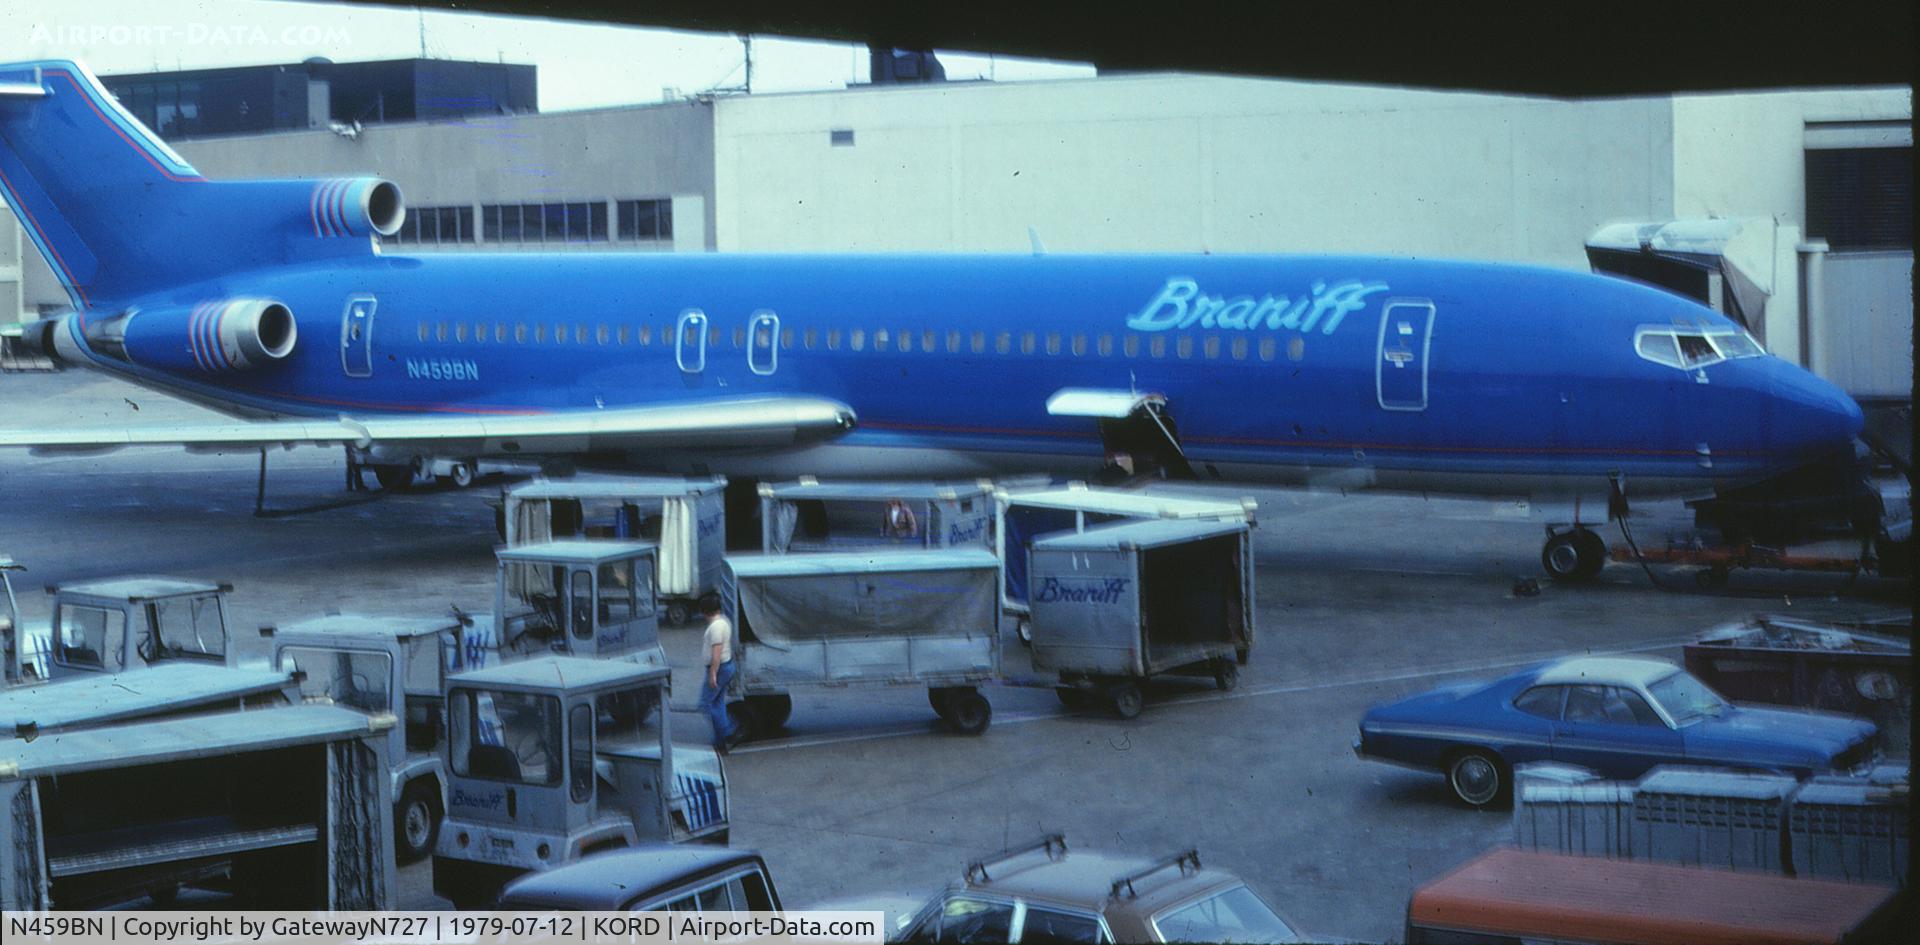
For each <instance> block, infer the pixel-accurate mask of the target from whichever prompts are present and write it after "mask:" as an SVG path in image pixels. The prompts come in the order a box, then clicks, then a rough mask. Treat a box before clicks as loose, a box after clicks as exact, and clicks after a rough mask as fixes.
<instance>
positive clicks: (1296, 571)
mask: <svg viewBox="0 0 1920 945" xmlns="http://www.w3.org/2000/svg"><path fill="white" fill-rule="evenodd" d="M0 406H3V407H4V408H5V413H6V419H5V421H0V423H4V425H6V426H10V427H11V426H23V425H40V424H54V423H61V424H79V423H103V424H119V423H138V422H165V421H167V420H169V419H185V418H190V417H200V416H203V412H202V411H200V410H199V409H198V408H194V407H191V406H189V405H185V404H182V403H180V402H178V401H173V400H170V399H168V398H165V397H163V396H161V395H158V394H152V393H147V392H143V391H139V390H137V389H134V388H131V387H126V386H122V385H118V384H115V383H113V382H110V381H105V380H101V379H98V378H95V377H90V376H86V375H77V374H62V375H44V376H9V377H5V378H0ZM256 463H257V460H256V458H255V457H254V456H252V455H247V454H242V455H230V456H199V455H188V454H185V453H182V452H179V451H175V450H146V451H127V452H121V453H117V454H110V455H105V456H93V457H50V458H39V457H31V456H29V455H27V454H25V453H23V452H0V553H4V554H9V555H12V556H13V557H14V558H15V559H16V560H18V561H19V562H21V563H22V564H25V565H26V566H27V567H28V568H29V569H30V570H29V571H28V572H27V574H26V575H24V576H23V577H17V578H16V580H15V584H16V587H19V588H28V587H33V588H37V587H38V586H40V585H41V584H50V583H55V582H60V581H66V580H74V579H80V578H89V577H100V576H106V575H111V574H124V573H135V572H145V573H163V574H173V575H178V576H185V577H205V578H213V579H219V580H226V581H231V582H233V584H234V585H235V591H234V594H233V598H232V607H233V612H232V614H231V615H230V617H231V621H232V625H233V626H234V627H235V628H236V630H237V634H236V637H237V641H238V642H237V645H238V646H239V647H240V648H241V650H242V653H243V655H245V654H247V653H248V652H252V653H255V654H257V653H258V652H259V650H260V646H259V641H258V639H257V637H256V636H255V635H254V634H253V629H254V628H255V627H257V626H258V625H259V624H262V623H268V622H284V621H289V620H296V619H300V618H303V617H308V616H314V615H318V614H321V613H324V612H326V611H328V610H340V611H352V612H363V613H391V614H397V615H410V616H417V615H430V614H439V613H444V612H445V611H446V609H447V608H448V607H449V606H450V605H458V606H459V607H461V608H462V609H465V610H469V611H479V610H489V609H491V607H492V586H493V556H492V548H493V546H494V544H495V542H496V541H497V540H498V539H497V535H496V533H495V531H494V524H493V516H492V512H491V510H490V509H488V508H487V506H486V505H485V504H484V502H483V500H484V499H486V498H487V497H489V496H490V495H492V494H495V493H497V491H498V489H499V488H500V487H501V486H502V485H504V484H507V483H508V482H509V481H510V480H509V479H507V478H506V477H503V476H493V477H488V478H486V479H483V480H482V482H481V483H480V484H478V485H476V486H475V487H474V488H471V489H468V490H465V491H452V490H437V489H432V490H427V491H425V492H422V493H418V494H412V495H405V496H382V495H373V496H355V495H349V494H347V493H345V492H343V491H342V483H343V475H342V469H341V458H340V456H339V454H338V453H337V452H332V451H325V450H314V449H308V450H296V451H292V452H282V453H275V454H273V456H272V457H271V459H270V467H269V476H268V481H269V494H268V506H269V509H270V510H273V511H272V514H269V515H268V516H265V517H256V516H255V515H254V514H253V502H254V498H253V496H254V483H255V475H256V472H257V466H256ZM806 472H808V470H804V469H795V470H793V473H794V474H795V475H799V474H802V473H806ZM1224 491H1226V492H1227V493H1228V494H1230V495H1238V494H1250V495H1253V496H1254V497H1255V498H1257V499H1258V500H1259V502H1260V514H1259V520H1260V524H1259V528H1258V530H1257V531H1256V533H1255V549H1256V555H1257V560H1258V567H1259V585H1258V600H1259V611H1258V634H1259V635H1258V638H1257V642H1256V644H1255V648H1254V651H1253V657H1252V661H1251V664H1250V665H1249V666H1247V667H1246V668H1245V669H1244V670H1243V671H1242V675H1241V682H1240V687H1239V689H1237V690H1236V691H1234V692H1231V693H1216V692H1213V691H1212V690H1211V689H1210V687H1209V686H1208V685H1203V684H1201V683H1199V682H1198V681H1194V682H1185V683H1182V682H1170V683H1168V684H1166V685H1164V686H1160V687H1157V688H1156V689H1155V691H1154V692H1153V694H1152V695H1150V696H1149V703H1148V706H1147V709H1146V711H1145V712H1144V713H1143V714H1142V715H1141V716H1140V717H1139V718H1137V719H1134V720H1131V721H1124V722H1123V721H1119V720H1116V719H1113V718H1110V717H1108V716H1106V715H1104V714H1103V713H1100V712H1098V711H1086V712H1078V713H1076V712H1070V711H1068V710H1066V709H1064V708H1063V707H1062V706H1061V705H1060V704H1059V702H1058V700H1057V699H1056V698H1055V697H1054V694H1053V693H1052V692H1050V691H1047V690H1042V689H1034V690H1026V689H1011V688H993V689H990V690H988V691H987V695H988V696H989V698H990V699H991V701H992V703H993V708H994V723H993V727H992V728H991V729H990V730H989V731H988V732H987V733H986V734H985V735H983V736H981V737H977V738H969V737H964V736H959V735H953V734H949V733H947V732H945V731H944V730H942V729H941V727H940V726H939V724H938V723H937V722H935V721H934V719H933V716H932V714H931V712H930V711H929V710H928V708H927V703H926V699H925V695H924V693H923V692H921V691H919V690H899V691H886V692H879V693H876V692H875V691H872V690H866V691H856V692H845V693H834V694H825V695H821V694H812V693H802V694H800V695H798V696H797V697H796V699H795V709H794V714H793V720H792V722H791V724H790V727H789V730H788V733H787V735H786V736H785V737H783V738H780V739H776V740H771V741H766V742H760V743H755V744H751V745H748V746H744V747H742V748H741V749H740V750H738V751H736V752H735V754H734V755H733V756H732V757H731V758H729V759H728V773H729V778H730V782H731V789H732V819H733V826H732V840H733V843H734V845H736V846H744V847H753V848H757V849H759V850H760V851H761V852H762V853H763V854H764V855H765V856H766V858H767V861H768V864H769V865H770V867H771V868H772V870H773V871H774V874H775V879H776V881H777V882H778V884H779V886H780V890H781V894H782V898H783V899H785V901H786V903H787V905H789V906H790V907H804V906H807V905H809V904H811V903H814V902H818V901H821V900H825V899H829V898H841V897H848V896H856V895H868V894H877V893H897V894H903V895H918V894H921V893H925V892H929V891H931V890H932V889H934V888H935V887H937V886H939V885H940V884H942V883H944V882H946V881H948V880H950V879H953V878H955V877H957V876H958V875H959V873H960V870H961V869H962V867H963V866H964V865H965V863H966V862H967V860H968V859H969V858H970V857H973V856H975V855H978V854H981V853H985V852H989V851H992V850H994V849H997V848H1000V847H1003V846H1006V845H1008V844H1009V843H1015V842H1019V841H1022V840H1024V839H1027V838H1030V837H1033V836H1036V835H1038V834H1040V833H1042V832H1044V831H1064V832H1065V833H1066V835H1067V838H1068V841H1069V842H1070V843H1071V844H1072V845H1074V846H1081V847H1107V848H1114V849H1121V850H1127V851H1133V852H1138V853H1145V854H1171V853H1173V852H1176V851H1178V850H1184V849H1186V848H1189V847H1195V848H1198V850H1199V852H1200V856H1201V859H1202V860H1203V861H1204V862H1206V863H1207V864H1209V865H1217V866H1221V867H1224V868H1227V869H1230V870H1233V871H1234V872H1236V873H1238V874H1240V875H1241V876H1242V877H1243V878H1245V879H1246V880H1247V881H1248V882H1249V883H1251V884H1252V885H1253V886H1254V887H1255V888H1256V889H1257V890H1259V891H1260V892H1261V894H1262V895H1263V896H1265V897H1266V898H1267V899H1268V900H1269V901H1270V902H1272V903H1273V904H1274V905H1275V906H1276V907H1277V908H1278V909H1280V910H1281V911H1282V913H1283V914H1285V915H1286V916H1288V917H1290V918H1291V919H1293V920H1294V921H1295V922H1297V923H1298V924H1299V925H1300V926H1301V927H1303V928H1304V929H1306V930H1308V931H1309V932H1312V933H1316V934H1317V935H1319V936H1322V937H1328V936H1331V937H1342V938H1355V939H1361V940H1368V941H1381V940H1391V939H1395V938H1397V937H1398V936H1399V935H1400V933H1401V929H1402V924H1403V919H1404V910H1405V907H1406V900H1407V896H1408V894H1409V893H1410V892H1411V890H1412V889H1413V888H1414V887H1415V886H1416V885H1418V884H1419V883H1421V882H1424V881H1425V880H1427V879H1430V878H1432V877H1434V876H1436V875H1438V874H1440V873H1441V872H1443V871H1444V870H1446V869H1448V868H1449V867H1451V866H1453V865H1454V864H1456V863H1459V862H1461V861H1463V860H1465V859H1467V858H1469V857H1471V856H1473V855H1475V854H1477V853H1479V852H1480V851H1481V850H1483V849H1485V848H1486V847H1488V846H1489V845H1492V844H1495V843H1499V842H1501V841H1502V840H1504V839H1505V838H1506V837H1507V836H1508V835H1509V831H1510V826H1509V822H1508V817H1507V815H1506V813H1505V812H1477V811H1473V810H1469V809H1466V808H1464V807H1461V806H1458V805H1456V804H1455V803H1453V802H1452V801H1451V800H1450V799H1449V797H1448V795H1447V793H1446V790H1445V788H1444V786H1443V784H1442V783H1441V780H1440V778H1439V777H1438V775H1428V774H1423V773H1421V772H1416V771H1409V770H1405V769H1401V768H1397V767H1390V766H1386V765H1381V764H1377V763H1372V762H1365V761H1360V760H1358V759H1356V758H1355V757H1354V756H1353V754H1352V752H1351V749H1350V743H1351V740H1352V738H1353V735H1354V731H1355V725H1356V723H1357V721H1358V719H1359V716H1360V714H1361V712H1363V711H1364V710H1365V709H1366V707H1367V706H1369V705H1372V704H1374V703H1376V702H1380V701H1384V700H1388V699H1394V698H1398V697H1400V696H1403V695H1407V694H1410V693H1413V692H1417V691H1420V690H1422V689H1425V688H1429V687H1432V686H1434V685H1438V684H1441V683H1445V682H1450V681H1455V680H1460V679H1469V678H1474V677H1476V676H1491V675H1495V674H1498V673H1499V672H1501V671H1502V670H1505V669H1507V668H1508V667H1516V666H1519V665H1523V664H1525V663H1528V662H1532V661H1536V660H1540V659H1545V658H1550V657H1554V656H1559V655H1564V654H1574V653H1587V652H1616V651H1635V652H1646V653H1651V654H1654V655H1658V656H1664V657H1669V658H1673V659H1678V658H1679V644H1680V643H1681V642H1682V641H1684V640H1685V639H1687V638H1689V637H1690V636H1691V635H1693V634H1694V633H1696V632H1698V631H1700V630H1702V629H1705V628H1707V627H1709V626H1712V625H1714V624H1717V623H1720V622H1724V621H1728V620H1735V619H1740V618H1743V617H1745V616H1747V615H1748V614H1751V613H1753V612H1755V611H1788V612H1791V613H1794V614H1796V615H1800V616H1805V617H1810V618H1833V617H1848V616H1863V615H1872V614H1878V613H1883V612H1886V611H1889V610H1903V609H1906V608H1908V607H1909V606H1910V597H1909V596H1908V595H1909V589H1908V588H1907V587H1906V586H1905V585H1901V584H1895V583H1893V582H1887V581H1882V580H1878V579H1872V578H1863V579H1861V580H1860V581H1858V582H1857V583H1854V584H1852V585H1851V586H1850V587H1848V586H1847V582H1846V580H1845V578H1844V576H1839V575H1825V576H1822V575H1780V574H1773V573H1743V572H1736V573H1735V575H1734V576H1733V579H1732V582H1731V583H1730V585H1729V586H1728V587H1727V588H1724V589H1722V590H1719V591H1714V592H1702V591H1697V590H1694V589H1693V588H1692V576H1691V574H1690V573H1689V572H1688V571H1685V570H1680V569H1668V570H1663V571H1659V572H1657V573H1659V574H1660V575H1661V577H1662V579H1663V580H1665V581H1667V582H1669V583H1672V584H1674V585H1677V586H1681V587H1684V588H1686V590H1685V591H1684V592H1680V593H1675V592H1670V591H1667V590H1662V589H1660V588H1657V587H1655V586H1653V584H1652V583H1650V582H1649V580H1648V578H1647V577H1646V576H1645V575H1643V574H1642V573H1641V572H1640V571H1639V570H1638V569H1636V568H1631V567H1626V566H1621V565H1617V564H1616V565H1612V566H1609V567H1608V568H1607V570H1606V571H1605V572H1604V573H1603V574H1602V576H1601V578H1600V580H1599V581H1598V582H1597V583H1595V584H1593V585H1590V586H1584V587H1559V586H1555V585H1552V584H1551V583H1549V582H1547V581H1545V579H1544V578H1542V579H1541V587H1542V590H1541V593H1540V594H1539V595H1538V596H1532V597H1526V596H1521V597H1516V596H1514V595H1513V593H1512V586H1513V584H1514V581H1515V579H1516V578H1517V577H1520V576H1534V577H1539V574H1540V567H1539V562H1538V555H1539V548H1540V541H1541V538H1542V520H1541V519H1540V518H1539V517H1538V516H1537V515H1528V514H1525V513H1524V512H1523V511H1521V510H1518V509H1516V508H1515V507H1514V506H1513V505H1512V504H1511V503H1500V502H1491V501H1480V500H1459V499H1446V500H1441V499H1419V498H1407V497H1391V496H1377V495H1351V496H1348V495H1340V494H1337V493H1309V492H1283V491H1271V490H1242V489H1226V490H1224ZM295 509H306V511H303V512H299V513H298V514H283V513H285V511H286V510H295ZM1641 511H1643V512H1647V513H1651V514H1649V515H1648V516H1647V517H1646V519H1645V520H1644V521H1643V520H1641V519H1636V530H1637V531H1638V532H1639V533H1640V537H1641V540H1642V541H1643V543H1644V542H1646V541H1649V540H1651V539H1650V536H1658V535H1660V534H1662V531H1661V530H1662V529H1663V528H1668V527H1679V526H1682V525H1684V522H1685V510H1684V509H1682V508H1681V507H1679V506H1678V505H1677V504H1671V505H1670V506H1658V507H1655V506H1645V507H1643V508H1642V509H1641ZM1609 537H1610V538H1611V537H1612V536H1611V535H1610V536H1609ZM1843 588H1844V589H1845V590H1846V591H1847V593H1845V594H1838V595H1837V594H1835V591H1837V590H1841V589H1843ZM21 605H22V609H23V610H24V611H25V614H24V616H25V617H26V618H27V622H28V623H29V624H30V625H31V624H36V623H38V624H44V621H45V619H46V616H47V613H46V611H47V598H46V597H45V596H44V595H41V594H38V593H32V594H26V595H23V597H22V599H21ZM697 633H698V631H697V630H695V629H692V628H681V629H673V630H669V631H667V632H665V633H664V634H663V635H664V638H665V644H666V648H667V651H668V654H669V657H670V658H671V659H672V660H674V661H675V663H676V665H678V666H681V667H684V668H682V669H679V670H677V671H676V673H675V679H676V685H675V689H674V702H675V705H676V706H677V707H682V708H689V709H690V708H691V706H692V705H693V703H694V699H695V695H696V693H697V692H698V678H697V676H696V672H697V670H695V669H693V668H692V667H693V665H694V661H695V660H696V659H697V656H698V653H697V651H698V649H699V640H698V637H697ZM1012 646H1014V647H1017V646H1018V644H1017V643H1015V644H1012ZM673 725H674V729H675V732H676V734H677V737H678V738H679V739H680V740H682V741H698V740H703V739H704V738H705V737H706V725H705V721H704V719H703V718H702V717H701V716H700V715H698V714H697V713H694V712H691V711H676V712H675V714H674V716H673ZM429 872H430V870H429V867H428V866H427V865H426V864H417V865H413V866H409V867H407V868H405V869H404V870H403V878H402V899H401V902H400V903H399V905H400V906H402V907H407V908H431V907H444V904H443V903H441V902H440V901H439V900H437V899H436V898H434V896H433V894H432V892H431V881H430V875H429Z"/></svg>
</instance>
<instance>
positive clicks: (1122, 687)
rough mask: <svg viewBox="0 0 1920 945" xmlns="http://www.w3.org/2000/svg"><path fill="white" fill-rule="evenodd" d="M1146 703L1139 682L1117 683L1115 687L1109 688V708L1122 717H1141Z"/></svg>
mask: <svg viewBox="0 0 1920 945" xmlns="http://www.w3.org/2000/svg"><path fill="white" fill-rule="evenodd" d="M1145 705H1146V698H1145V697H1144V696H1143V695H1141V693H1140V685H1139V684H1138V683H1131V682H1123V683H1115V684H1114V685H1113V688H1111V689H1108V690H1107V708H1108V709H1109V710H1111V711H1112V712H1113V714H1114V715H1116V716H1118V717H1120V718H1123V719H1131V718H1137V717H1139V715H1140V710H1141V708H1142V707H1144V706H1145Z"/></svg>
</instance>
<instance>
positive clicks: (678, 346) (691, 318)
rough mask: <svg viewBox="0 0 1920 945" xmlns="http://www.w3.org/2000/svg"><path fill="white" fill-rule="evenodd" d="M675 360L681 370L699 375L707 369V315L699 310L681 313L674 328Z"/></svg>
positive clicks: (693, 309)
mask: <svg viewBox="0 0 1920 945" xmlns="http://www.w3.org/2000/svg"><path fill="white" fill-rule="evenodd" d="M673 358H674V361H676V362H677V363H678V364H679V365H680V370H681V371H682V372H684V373H687V374H698V373H700V372H701V371H704V370H706V369H707V315H706V313H705V312H702V311H700V310H699V309H697V308H690V309H687V310H686V311H684V312H681V313H680V321H679V322H678V323H676V324H675V325H674V328H673Z"/></svg>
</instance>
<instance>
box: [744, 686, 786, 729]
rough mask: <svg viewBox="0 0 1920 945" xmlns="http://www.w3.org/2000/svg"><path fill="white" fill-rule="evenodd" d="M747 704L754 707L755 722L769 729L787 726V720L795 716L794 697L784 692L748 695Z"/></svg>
mask: <svg viewBox="0 0 1920 945" xmlns="http://www.w3.org/2000/svg"><path fill="white" fill-rule="evenodd" d="M747 704H748V705H750V706H752V707H753V720H754V722H756V723H758V724H760V725H763V726H765V727H766V729H767V730H768V731H773V730H774V729H780V728H785V727H786V725H787V720H788V719H790V718H792V717H793V697H792V696H790V695H787V694H786V693H784V692H783V693H779V694H778V695H771V696H748V697H747Z"/></svg>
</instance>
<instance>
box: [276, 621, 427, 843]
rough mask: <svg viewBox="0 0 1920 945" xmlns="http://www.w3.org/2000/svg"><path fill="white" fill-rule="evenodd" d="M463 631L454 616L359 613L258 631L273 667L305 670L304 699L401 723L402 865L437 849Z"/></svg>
mask: <svg viewBox="0 0 1920 945" xmlns="http://www.w3.org/2000/svg"><path fill="white" fill-rule="evenodd" d="M463 630H464V627H463V625H462V624H461V623H460V622H459V621H457V620H452V619H426V620H423V619H417V618H401V617H369V616H360V615H356V614H333V615H329V616H325V617H317V618H314V619H312V620H302V621H299V622H297V623H290V624H287V625H286V626H284V627H273V626H265V627H261V628H260V635H261V636H262V637H265V638H267V640H268V641H269V642H270V644H271V646H272V663H273V665H274V666H276V667H278V668H279V669H280V670H281V671H282V672H286V673H298V674H299V677H300V682H299V687H300V694H301V695H302V696H303V697H304V698H306V699H308V700H325V701H329V702H332V703H334V704H335V705H342V706H346V707H347V708H350V709H357V710H359V711H361V712H365V713H367V714H368V715H372V716H382V715H385V716H392V717H394V718H396V719H399V720H400V721H401V724H399V725H396V726H394V727H393V728H391V729H389V730H388V731H387V734H386V740H387V761H388V762H390V766H389V767H388V769H387V776H388V781H389V782H390V783H389V785H388V786H389V789H390V791H391V793H392V796H393V798H394V802H393V825H394V826H393V831H394V847H395V855H396V856H397V857H398V858H399V860H400V862H402V863H410V862H413V861H414V860H418V859H420V858H421V857H424V856H426V855H427V854H429V853H432V852H433V843H434V840H435V838H436V837H437V836H438V835H439V832H440V817H441V815H442V814H443V813H444V812H445V811H446V809H447V806H446V783H447V780H446V768H445V762H444V761H442V759H441V755H442V752H441V742H442V740H443V739H444V736H445V734H446V731H445V729H446V722H445V719H446V707H445V704H444V702H443V701H442V693H443V689H444V687H445V683H446V674H447V667H448V666H449V664H451V663H452V661H453V659H454V653H453V652H452V651H453V650H454V648H455V647H457V646H458V645H459V641H460V639H461V635H462V632H463Z"/></svg>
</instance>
